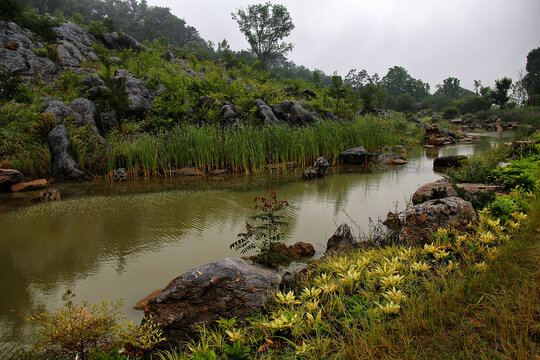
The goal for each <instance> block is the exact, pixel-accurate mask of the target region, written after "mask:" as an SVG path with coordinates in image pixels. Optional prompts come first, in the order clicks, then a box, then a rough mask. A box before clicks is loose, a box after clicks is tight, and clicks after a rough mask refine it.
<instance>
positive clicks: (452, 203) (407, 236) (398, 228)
mask: <svg viewBox="0 0 540 360" xmlns="http://www.w3.org/2000/svg"><path fill="white" fill-rule="evenodd" d="M476 219H477V217H476V212H475V211H474V208H473V206H472V204H471V203H470V202H468V201H465V200H463V199H460V198H458V197H447V198H443V199H437V200H429V201H426V202H423V203H421V204H418V205H415V206H413V207H411V208H409V209H407V210H404V211H402V212H400V213H399V214H395V213H389V214H388V217H387V219H386V220H385V222H384V224H385V225H386V226H387V227H388V228H389V229H390V230H391V231H393V232H394V233H395V234H396V237H397V239H398V241H399V242H400V243H402V244H406V245H424V244H426V243H430V242H431V233H432V232H434V231H436V230H437V229H438V228H441V227H447V226H452V227H454V228H455V229H457V230H458V231H463V232H464V231H466V230H467V229H468V225H469V223H470V222H474V221H476Z"/></svg>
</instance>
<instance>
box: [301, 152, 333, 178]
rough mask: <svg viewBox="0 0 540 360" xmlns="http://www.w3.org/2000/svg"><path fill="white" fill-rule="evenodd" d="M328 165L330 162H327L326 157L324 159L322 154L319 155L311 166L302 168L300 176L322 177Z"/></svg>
mask: <svg viewBox="0 0 540 360" xmlns="http://www.w3.org/2000/svg"><path fill="white" fill-rule="evenodd" d="M329 166H330V163H329V162H328V159H326V158H325V157H324V156H320V157H319V158H317V160H316V161H315V164H313V166H311V167H309V168H307V169H306V170H304V172H303V174H302V176H303V177H304V178H306V179H312V178H317V177H323V176H324V174H326V170H327V169H328V167H329Z"/></svg>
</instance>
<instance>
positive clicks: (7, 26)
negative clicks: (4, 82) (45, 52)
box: [0, 21, 57, 76]
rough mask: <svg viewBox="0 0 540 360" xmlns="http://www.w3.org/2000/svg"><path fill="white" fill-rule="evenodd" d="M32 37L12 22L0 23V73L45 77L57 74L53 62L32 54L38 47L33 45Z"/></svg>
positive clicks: (26, 30) (31, 34) (29, 32)
mask: <svg viewBox="0 0 540 360" xmlns="http://www.w3.org/2000/svg"><path fill="white" fill-rule="evenodd" d="M33 37H34V34H33V33H32V32H31V31H29V30H28V29H22V28H21V27H19V25H17V24H15V23H13V22H8V23H6V22H4V21H0V71H7V72H13V73H17V74H21V75H26V76H33V75H43V76H46V75H52V74H55V73H56V72H57V66H56V64H55V63H54V62H53V61H51V60H50V59H49V58H46V57H40V56H37V55H36V54H35V53H34V52H33V50H34V49H35V48H36V47H38V45H39V44H34V42H33V41H32V38H33ZM39 46H41V45H39Z"/></svg>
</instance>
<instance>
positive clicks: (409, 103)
mask: <svg viewBox="0 0 540 360" xmlns="http://www.w3.org/2000/svg"><path fill="white" fill-rule="evenodd" d="M415 103H416V100H415V99H414V97H413V96H412V95H411V94H401V95H399V97H398V98H397V108H396V110H397V111H404V112H407V111H412V110H413V107H414V104H415Z"/></svg>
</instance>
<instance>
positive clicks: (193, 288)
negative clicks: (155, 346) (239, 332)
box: [145, 258, 281, 343]
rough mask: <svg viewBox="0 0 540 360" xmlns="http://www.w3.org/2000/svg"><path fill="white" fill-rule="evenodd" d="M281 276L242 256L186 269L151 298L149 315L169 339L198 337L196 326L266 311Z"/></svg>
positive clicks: (175, 340)
mask: <svg viewBox="0 0 540 360" xmlns="http://www.w3.org/2000/svg"><path fill="white" fill-rule="evenodd" d="M280 283H281V276H280V275H279V274H278V273H277V272H275V271H273V270H269V269H264V268H262V267H260V266H256V265H253V264H250V263H249V262H247V261H245V260H242V259H232V258H227V259H224V260H221V261H218V262H214V263H210V264H206V265H202V266H199V267H196V268H194V269H191V270H188V271H186V272H185V273H184V274H183V275H181V276H179V277H177V278H176V279H174V280H172V281H171V282H170V283H169V284H168V285H167V287H166V288H165V289H164V290H163V291H162V292H160V293H159V294H158V295H157V296H155V297H154V298H152V299H151V300H149V301H148V304H147V306H146V309H145V318H146V317H147V316H149V315H151V316H152V317H153V320H154V321H155V322H157V323H159V327H160V328H161V329H162V330H163V333H164V336H165V337H166V339H167V340H168V341H169V342H175V343H176V342H178V341H181V340H188V339H189V338H190V337H192V336H194V329H193V325H195V324H198V325H203V324H204V325H210V324H211V323H213V322H214V321H216V320H218V319H220V318H225V319H228V318H232V317H236V318H239V319H242V318H246V317H248V316H249V315H251V314H253V313H256V312H259V311H261V310H262V308H263V305H264V303H265V301H266V299H267V297H268V294H269V293H271V292H273V291H276V290H278V289H279V285H280Z"/></svg>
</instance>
